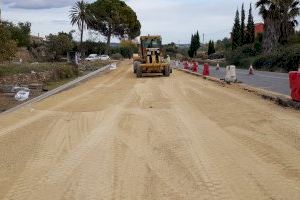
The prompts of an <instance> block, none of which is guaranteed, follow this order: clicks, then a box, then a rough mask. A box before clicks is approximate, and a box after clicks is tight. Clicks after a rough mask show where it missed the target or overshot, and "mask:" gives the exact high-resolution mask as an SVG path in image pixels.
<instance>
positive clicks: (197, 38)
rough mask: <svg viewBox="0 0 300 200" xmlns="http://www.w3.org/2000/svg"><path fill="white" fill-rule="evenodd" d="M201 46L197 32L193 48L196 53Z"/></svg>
mask: <svg viewBox="0 0 300 200" xmlns="http://www.w3.org/2000/svg"><path fill="white" fill-rule="evenodd" d="M200 46H201V44H200V35H199V31H197V33H196V35H195V48H196V51H197V50H198V49H199V48H200Z"/></svg>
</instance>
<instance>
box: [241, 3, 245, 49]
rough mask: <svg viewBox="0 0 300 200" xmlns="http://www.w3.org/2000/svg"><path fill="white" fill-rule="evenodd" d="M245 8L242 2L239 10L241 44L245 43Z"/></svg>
mask: <svg viewBox="0 0 300 200" xmlns="http://www.w3.org/2000/svg"><path fill="white" fill-rule="evenodd" d="M245 17H246V15H245V9H244V4H243V5H242V11H241V45H244V44H246V37H245V28H246V26H245Z"/></svg>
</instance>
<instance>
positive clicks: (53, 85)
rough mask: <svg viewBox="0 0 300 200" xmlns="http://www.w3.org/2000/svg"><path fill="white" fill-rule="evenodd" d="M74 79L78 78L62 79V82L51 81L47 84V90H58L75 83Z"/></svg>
mask: <svg viewBox="0 0 300 200" xmlns="http://www.w3.org/2000/svg"><path fill="white" fill-rule="evenodd" d="M74 79H76V77H73V78H66V79H62V80H58V81H49V82H47V83H46V85H47V89H48V90H49V91H50V90H53V89H55V88H58V87H59V86H62V85H64V84H66V83H68V82H70V81H73V80H74Z"/></svg>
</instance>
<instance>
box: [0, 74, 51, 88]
mask: <svg viewBox="0 0 300 200" xmlns="http://www.w3.org/2000/svg"><path fill="white" fill-rule="evenodd" d="M54 77H55V74H54V72H52V71H47V72H37V73H32V74H16V75H12V76H3V77H0V85H28V84H31V83H42V82H45V81H50V80H52V79H53V78H54Z"/></svg>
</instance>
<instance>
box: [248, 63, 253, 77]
mask: <svg viewBox="0 0 300 200" xmlns="http://www.w3.org/2000/svg"><path fill="white" fill-rule="evenodd" d="M249 75H254V69H253V66H252V65H250V68H249Z"/></svg>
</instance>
